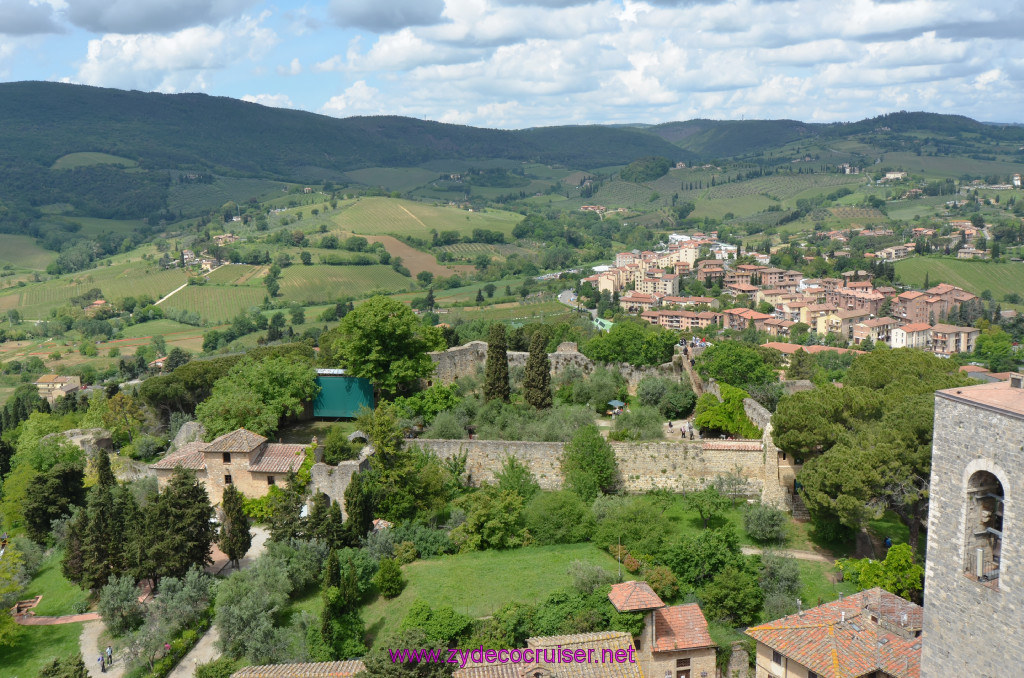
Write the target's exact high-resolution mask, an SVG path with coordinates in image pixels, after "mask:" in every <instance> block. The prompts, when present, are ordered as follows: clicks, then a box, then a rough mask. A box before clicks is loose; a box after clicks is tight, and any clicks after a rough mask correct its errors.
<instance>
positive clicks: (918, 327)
mask: <svg viewBox="0 0 1024 678" xmlns="http://www.w3.org/2000/svg"><path fill="white" fill-rule="evenodd" d="M931 328H932V326H931V325H929V324H928V323H913V324H911V325H904V326H903V327H900V328H897V329H901V330H903V331H904V332H908V333H909V332H924V331H925V330H930V329H931Z"/></svg>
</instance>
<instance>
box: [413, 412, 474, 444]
mask: <svg viewBox="0 0 1024 678" xmlns="http://www.w3.org/2000/svg"><path fill="white" fill-rule="evenodd" d="M423 437H424V438H436V439H439V440H461V439H463V438H465V437H466V422H465V421H464V420H463V418H462V417H460V416H459V415H458V414H457V413H456V412H441V413H440V414H438V415H437V417H435V418H434V423H433V424H432V425H431V426H430V428H428V429H427V430H426V432H425V433H424V434H423Z"/></svg>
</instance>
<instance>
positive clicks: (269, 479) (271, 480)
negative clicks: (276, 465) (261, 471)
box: [267, 476, 277, 485]
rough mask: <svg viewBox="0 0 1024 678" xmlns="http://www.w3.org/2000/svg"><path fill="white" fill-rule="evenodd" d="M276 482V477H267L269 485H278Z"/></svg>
mask: <svg viewBox="0 0 1024 678" xmlns="http://www.w3.org/2000/svg"><path fill="white" fill-rule="evenodd" d="M276 484H277V483H275V482H274V476H267V485H276Z"/></svg>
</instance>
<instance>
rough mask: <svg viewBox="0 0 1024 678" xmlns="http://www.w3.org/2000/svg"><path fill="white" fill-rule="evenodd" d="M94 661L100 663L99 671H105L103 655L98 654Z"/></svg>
mask: <svg viewBox="0 0 1024 678" xmlns="http://www.w3.org/2000/svg"><path fill="white" fill-rule="evenodd" d="M96 661H98V662H99V663H100V673H106V672H107V665H106V663H105V662H104V661H103V655H100V656H99V658H98V659H96Z"/></svg>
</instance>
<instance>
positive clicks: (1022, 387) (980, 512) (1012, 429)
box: [921, 374, 1024, 678]
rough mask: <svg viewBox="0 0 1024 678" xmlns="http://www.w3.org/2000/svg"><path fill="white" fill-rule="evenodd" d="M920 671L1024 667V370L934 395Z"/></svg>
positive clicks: (1014, 671)
mask: <svg viewBox="0 0 1024 678" xmlns="http://www.w3.org/2000/svg"><path fill="white" fill-rule="evenodd" d="M930 491H931V500H930V508H929V515H928V562H927V569H926V573H925V605H924V647H923V653H922V656H921V676H922V677H923V678H939V677H940V676H977V677H978V678H983V677H992V678H995V677H996V676H1012V675H1022V671H1024V668H1022V667H1024V633H1022V632H1021V628H1022V623H1024V510H1022V502H1024V378H1022V377H1021V375H1019V374H1014V375H1012V376H1011V378H1010V380H1009V381H1003V382H996V383H991V384H981V385H979V386H965V387H960V388H952V389H947V390H944V391H938V392H937V393H936V394H935V438H934V446H933V448H932V475H931V490H930Z"/></svg>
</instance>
